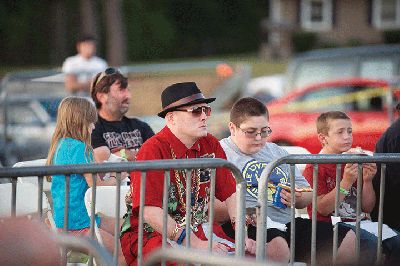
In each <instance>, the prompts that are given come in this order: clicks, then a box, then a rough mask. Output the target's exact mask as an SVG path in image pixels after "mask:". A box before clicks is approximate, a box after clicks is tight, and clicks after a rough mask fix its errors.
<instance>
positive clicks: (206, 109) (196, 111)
mask: <svg viewBox="0 0 400 266" xmlns="http://www.w3.org/2000/svg"><path fill="white" fill-rule="evenodd" d="M174 111H181V112H188V113H192V114H193V115H194V116H201V114H202V113H205V114H206V116H210V115H211V106H208V105H206V106H196V107H192V108H190V109H175V110H174Z"/></svg>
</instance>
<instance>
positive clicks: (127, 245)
mask: <svg viewBox="0 0 400 266" xmlns="http://www.w3.org/2000/svg"><path fill="white" fill-rule="evenodd" d="M120 241H121V248H122V253H123V254H124V257H125V261H126V263H127V264H128V265H137V251H138V241H137V233H136V232H126V233H124V234H123V235H122V237H121V239H120ZM161 245H162V236H161V235H160V234H158V233H153V237H152V238H150V239H147V237H146V236H144V237H143V249H142V251H143V252H142V254H143V259H146V256H147V255H148V254H150V253H151V252H153V251H154V250H157V249H159V248H160V247H161ZM167 245H168V246H170V245H169V244H168V243H167ZM166 264H167V265H171V266H172V265H176V263H171V262H167V263H166Z"/></svg>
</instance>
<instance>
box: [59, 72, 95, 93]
mask: <svg viewBox="0 0 400 266" xmlns="http://www.w3.org/2000/svg"><path fill="white" fill-rule="evenodd" d="M64 82H65V88H66V89H67V91H68V92H69V93H75V92H80V91H83V92H87V91H88V90H89V87H90V81H87V82H83V83H82V82H78V79H77V78H76V75H74V74H65V79H64Z"/></svg>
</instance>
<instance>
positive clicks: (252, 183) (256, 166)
mask: <svg viewBox="0 0 400 266" xmlns="http://www.w3.org/2000/svg"><path fill="white" fill-rule="evenodd" d="M220 143H221V146H222V148H223V149H224V151H225V153H226V157H227V159H228V161H229V162H231V163H233V164H234V165H235V166H236V167H237V168H238V169H239V170H241V172H242V174H243V177H244V179H245V180H246V183H247V189H246V190H247V193H246V207H247V208H249V207H254V206H256V204H257V198H258V182H259V180H260V177H261V173H262V171H263V170H264V169H265V167H266V166H267V165H268V163H270V162H272V161H273V160H276V159H279V158H281V157H283V156H286V155H288V152H287V151H285V150H284V149H282V148H281V147H279V146H278V145H276V144H274V143H269V142H268V143H266V144H265V146H264V147H263V148H262V149H261V150H260V151H259V152H257V153H255V154H252V155H248V154H244V153H242V152H241V151H240V150H239V148H238V147H237V146H236V144H234V143H233V142H232V140H231V138H230V137H228V138H224V139H222V140H220ZM269 182H271V183H273V184H274V185H275V186H276V185H277V184H279V183H287V182H290V166H289V165H286V164H285V165H280V166H278V167H276V168H275V169H274V170H273V172H272V174H271V176H270V180H269ZM295 182H296V186H298V187H305V186H307V187H308V186H309V184H308V182H307V180H306V179H305V178H304V177H303V176H302V175H301V173H300V171H299V169H298V168H297V167H296V171H295ZM274 192H275V189H274V188H269V192H268V216H269V217H270V218H271V219H272V220H273V221H275V222H279V223H282V224H286V223H288V222H290V208H286V209H280V208H276V207H274V206H273V205H272V194H273V193H274Z"/></svg>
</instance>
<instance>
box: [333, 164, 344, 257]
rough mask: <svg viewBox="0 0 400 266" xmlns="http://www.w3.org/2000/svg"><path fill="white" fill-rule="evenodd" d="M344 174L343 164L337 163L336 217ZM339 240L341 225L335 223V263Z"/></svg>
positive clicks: (336, 215)
mask: <svg viewBox="0 0 400 266" xmlns="http://www.w3.org/2000/svg"><path fill="white" fill-rule="evenodd" d="M341 176H342V165H341V164H336V192H335V217H338V215H339V205H340V202H339V197H340V189H339V188H340V180H341V179H342V178H341ZM338 242H339V225H338V224H337V223H335V226H334V227H333V247H332V248H333V250H332V254H333V258H332V260H333V261H332V262H333V264H335V263H336V260H337V251H338Z"/></svg>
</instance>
